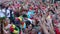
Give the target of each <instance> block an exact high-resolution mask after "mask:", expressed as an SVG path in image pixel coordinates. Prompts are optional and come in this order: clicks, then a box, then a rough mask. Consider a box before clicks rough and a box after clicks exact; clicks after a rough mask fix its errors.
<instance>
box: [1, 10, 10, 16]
mask: <svg viewBox="0 0 60 34" xmlns="http://www.w3.org/2000/svg"><path fill="white" fill-rule="evenodd" d="M5 11H7V12H6V15H7V17H10V10H9V9H7V10H5V9H2V12H4V13H5Z"/></svg>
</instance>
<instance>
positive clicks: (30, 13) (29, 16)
mask: <svg viewBox="0 0 60 34" xmlns="http://www.w3.org/2000/svg"><path fill="white" fill-rule="evenodd" d="M34 14H35V13H34V10H30V11H28V13H27V15H28V18H32V16H33V15H34ZM31 15H32V16H31Z"/></svg>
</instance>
